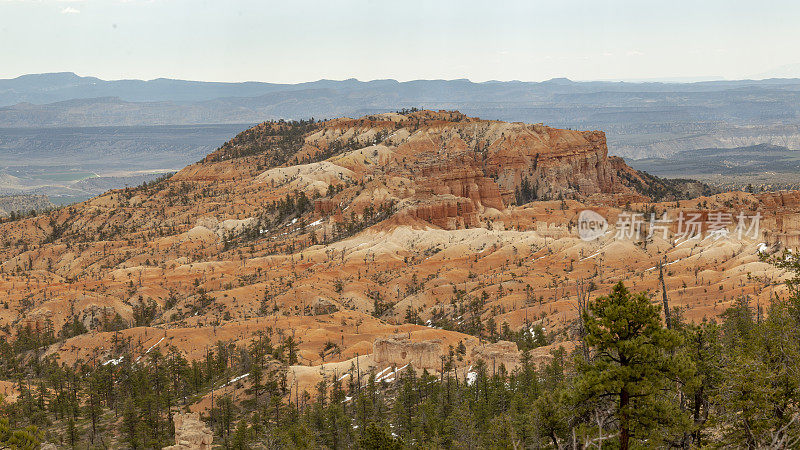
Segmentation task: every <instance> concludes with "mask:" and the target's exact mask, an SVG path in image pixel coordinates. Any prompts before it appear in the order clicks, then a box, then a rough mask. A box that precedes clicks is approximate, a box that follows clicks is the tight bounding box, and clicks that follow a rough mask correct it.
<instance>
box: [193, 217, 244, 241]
mask: <svg viewBox="0 0 800 450" xmlns="http://www.w3.org/2000/svg"><path fill="white" fill-rule="evenodd" d="M257 223H258V221H257V220H256V218H255V217H248V218H246V219H227V220H223V221H222V222H220V221H219V220H217V219H216V218H215V217H206V218H203V219H198V220H197V225H196V226H195V227H194V228H192V229H191V230H189V231H188V236H189V237H190V238H204V237H207V236H209V235H216V236H217V237H218V238H222V237H223V236H225V235H226V234H233V235H237V234H240V233H242V232H243V231H244V230H245V229H247V228H249V227H253V226H256V224H257Z"/></svg>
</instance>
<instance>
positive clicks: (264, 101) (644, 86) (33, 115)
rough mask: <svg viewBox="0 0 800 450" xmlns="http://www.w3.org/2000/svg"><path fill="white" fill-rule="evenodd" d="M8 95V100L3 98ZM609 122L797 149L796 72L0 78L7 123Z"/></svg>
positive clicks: (625, 131) (641, 141) (715, 143)
mask: <svg viewBox="0 0 800 450" xmlns="http://www.w3.org/2000/svg"><path fill="white" fill-rule="evenodd" d="M2 105H5V106H2ZM412 107H419V108H426V109H433V110H453V109H456V110H460V111H462V112H464V113H466V114H468V115H471V116H477V117H481V118H485V119H496V120H503V121H509V122H527V123H544V124H547V125H549V126H553V127H557V128H572V129H589V130H603V131H605V132H606V135H607V136H608V142H609V148H610V151H611V152H612V154H616V155H620V156H625V157H631V158H646V157H666V156H669V155H671V154H673V153H675V152H678V151H683V150H692V149H699V148H712V147H720V148H723V147H741V146H748V145H755V144H760V143H770V144H774V145H782V146H785V147H787V148H790V149H795V150H800V79H768V80H755V81H754V80H740V81H704V82H695V83H659V82H644V83H630V82H613V81H588V82H576V81H571V80H569V79H566V78H556V79H552V80H548V81H543V82H523V81H487V82H481V83H476V82H472V81H469V80H466V79H457V80H416V81H405V82H399V81H396V80H373V81H359V80H356V79H347V80H341V81H336V80H319V81H313V82H307V83H298V84H275V83H262V82H244V83H216V82H198V81H184V80H170V79H163V78H159V79H155V80H149V81H142V80H116V81H105V80H101V79H99V78H95V77H81V76H78V75H75V74H73V73H58V74H40V75H25V76H22V77H18V78H14V79H7V80H0V128H49V127H90V126H152V125H202V124H234V123H258V122H262V121H264V120H272V119H307V118H312V117H313V118H318V119H319V118H322V119H325V118H333V117H360V116H363V115H367V114H379V113H386V112H392V111H397V110H400V109H403V108H407V109H408V108H412Z"/></svg>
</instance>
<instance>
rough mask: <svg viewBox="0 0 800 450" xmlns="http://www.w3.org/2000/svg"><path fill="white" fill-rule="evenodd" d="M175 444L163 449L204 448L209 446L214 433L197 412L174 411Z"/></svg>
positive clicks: (196, 449)
mask: <svg viewBox="0 0 800 450" xmlns="http://www.w3.org/2000/svg"><path fill="white" fill-rule="evenodd" d="M172 421H173V423H175V445H170V446H169V447H164V450H206V449H210V448H211V442H212V440H213V438H214V435H213V434H212V433H211V430H210V429H209V428H208V426H206V424H205V423H204V422H203V421H202V420H200V414H198V413H185V414H184V413H175V414H174V415H173V416H172Z"/></svg>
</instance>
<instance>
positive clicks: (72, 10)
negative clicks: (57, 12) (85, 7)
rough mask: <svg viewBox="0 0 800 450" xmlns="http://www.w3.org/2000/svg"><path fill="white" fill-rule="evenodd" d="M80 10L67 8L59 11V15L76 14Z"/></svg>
mask: <svg viewBox="0 0 800 450" xmlns="http://www.w3.org/2000/svg"><path fill="white" fill-rule="evenodd" d="M78 13H80V10H78V9H75V8H73V7H72V6H67V7H66V8H64V9H62V10H61V14H78Z"/></svg>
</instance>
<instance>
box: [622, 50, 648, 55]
mask: <svg viewBox="0 0 800 450" xmlns="http://www.w3.org/2000/svg"><path fill="white" fill-rule="evenodd" d="M625 54H626V55H628V56H642V55H644V53H642V52H640V51H639V50H629V51H628V52H627V53H625Z"/></svg>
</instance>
